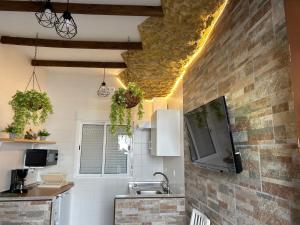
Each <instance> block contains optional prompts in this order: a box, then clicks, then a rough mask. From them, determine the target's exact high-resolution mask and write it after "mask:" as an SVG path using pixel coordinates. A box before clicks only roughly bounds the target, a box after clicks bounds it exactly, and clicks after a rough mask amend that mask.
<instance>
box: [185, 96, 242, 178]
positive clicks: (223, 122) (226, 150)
mask: <svg viewBox="0 0 300 225" xmlns="http://www.w3.org/2000/svg"><path fill="white" fill-rule="evenodd" d="M184 117H185V124H186V131H187V139H188V144H189V150H190V154H191V160H192V162H193V163H195V164H198V165H199V166H201V167H205V168H208V169H213V170H218V171H222V172H223V171H227V172H233V173H240V172H242V170H243V169H242V163H241V158H240V154H239V152H237V151H236V150H235V148H234V144H233V140H232V134H231V129H230V123H229V119H228V112H227V106H226V101H225V97H224V96H222V97H220V98H218V99H216V100H214V101H211V102H209V103H207V104H206V105H203V106H201V107H199V108H197V109H195V110H193V111H191V112H188V113H186V114H185V115H184Z"/></svg>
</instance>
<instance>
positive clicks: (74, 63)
mask: <svg viewBox="0 0 300 225" xmlns="http://www.w3.org/2000/svg"><path fill="white" fill-rule="evenodd" d="M31 65H32V66H45V67H83V68H118V69H119V68H120V69H121V68H127V66H126V64H125V63H123V62H88V61H59V60H32V61H31Z"/></svg>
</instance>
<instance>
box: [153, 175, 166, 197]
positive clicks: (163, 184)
mask: <svg viewBox="0 0 300 225" xmlns="http://www.w3.org/2000/svg"><path fill="white" fill-rule="evenodd" d="M156 175H162V176H163V177H164V178H165V181H163V182H162V184H161V186H162V189H163V191H164V192H165V193H167V194H170V185H169V178H168V177H167V175H166V174H164V173H162V172H155V173H154V174H153V176H156Z"/></svg>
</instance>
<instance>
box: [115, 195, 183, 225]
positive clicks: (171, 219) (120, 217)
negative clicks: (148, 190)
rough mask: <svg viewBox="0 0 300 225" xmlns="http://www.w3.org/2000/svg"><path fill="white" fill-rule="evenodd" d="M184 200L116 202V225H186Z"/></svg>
mask: <svg viewBox="0 0 300 225" xmlns="http://www.w3.org/2000/svg"><path fill="white" fill-rule="evenodd" d="M184 224H185V200H184V198H133V199H116V200H115V225H184Z"/></svg>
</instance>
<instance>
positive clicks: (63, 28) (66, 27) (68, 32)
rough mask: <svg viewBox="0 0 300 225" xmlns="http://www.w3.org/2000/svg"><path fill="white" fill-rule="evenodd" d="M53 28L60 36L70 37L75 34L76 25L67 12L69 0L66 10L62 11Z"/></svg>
mask: <svg viewBox="0 0 300 225" xmlns="http://www.w3.org/2000/svg"><path fill="white" fill-rule="evenodd" d="M55 29H56V32H57V34H58V35H59V36H61V37H62V38H67V39H72V38H73V37H75V36H76V34H77V25H76V23H75V21H74V19H73V17H72V15H71V13H70V12H69V0H68V3H67V10H66V11H64V13H63V14H62V16H61V17H60V18H59V19H58V21H57V22H56V23H55Z"/></svg>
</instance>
